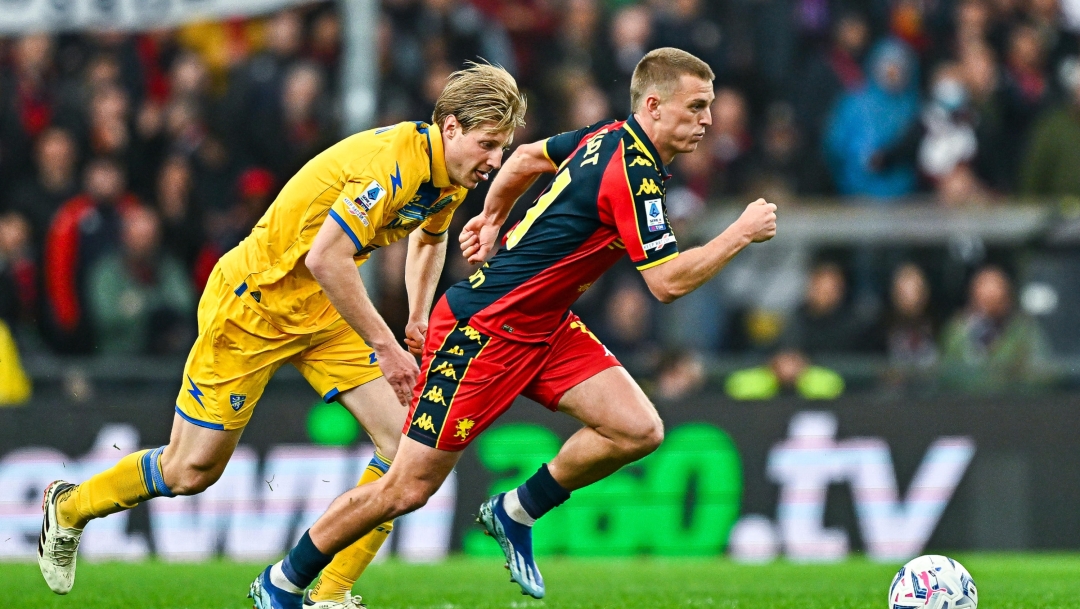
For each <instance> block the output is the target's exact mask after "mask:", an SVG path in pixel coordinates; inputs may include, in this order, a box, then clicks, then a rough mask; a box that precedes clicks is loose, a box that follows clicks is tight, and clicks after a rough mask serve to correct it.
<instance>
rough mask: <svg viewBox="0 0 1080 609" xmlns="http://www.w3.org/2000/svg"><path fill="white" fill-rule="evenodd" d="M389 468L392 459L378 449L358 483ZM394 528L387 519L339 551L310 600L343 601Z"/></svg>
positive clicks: (377, 476)
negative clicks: (381, 453)
mask: <svg viewBox="0 0 1080 609" xmlns="http://www.w3.org/2000/svg"><path fill="white" fill-rule="evenodd" d="M388 469H390V461H389V460H388V459H387V458H386V457H384V456H382V455H380V454H379V453H378V451H376V452H375V456H374V457H372V458H371V463H368V466H367V468H365V469H364V473H363V475H361V476H360V482H358V483H357V486H361V485H364V484H367V483H368V482H374V481H376V480H378V479H379V478H382V477H383V474H385V473H386V470H388ZM393 530H394V523H393V522H384V523H383V524H381V525H379V526H378V527H376V528H375V530H374V531H371V532H370V533H368V534H367V535H364V536H363V537H361V538H360V539H359V540H357V541H356V542H355V543H354V544H352V545H351V546H349V547H347V548H345V549H344V550H342V551H340V552H338V553H337V555H335V556H334V560H333V562H331V563H330V564H329V566H327V567H326V568H325V569H323V572H322V574H321V575H320V576H319V579H318V581H316V582H315V586H314V587H313V588H312V589H311V600H313V601H337V602H339V603H340V602H344V601H345V594H346V593H347V592H349V591H351V590H352V587H353V584H355V583H356V580H358V579H360V576H361V575H363V573H364V570H365V569H367V566H368V565H370V564H371V561H372V560H374V559H375V555H376V554H378V553H379V548H381V547H382V545H383V542H385V541H386V538H387V537H389V536H390V531H393Z"/></svg>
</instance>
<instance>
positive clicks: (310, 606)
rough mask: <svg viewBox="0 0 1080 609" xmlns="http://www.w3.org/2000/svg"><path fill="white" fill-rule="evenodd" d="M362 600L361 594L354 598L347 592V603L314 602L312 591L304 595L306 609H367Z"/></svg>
mask: <svg viewBox="0 0 1080 609" xmlns="http://www.w3.org/2000/svg"><path fill="white" fill-rule="evenodd" d="M362 600H363V599H362V598H361V596H360V595H359V594H357V595H356V596H353V595H352V594H350V593H348V592H346V593H345V602H343V603H339V602H338V601H313V600H311V590H308V591H307V592H305V593H304V609H367V605H365V604H364V603H362V602H361V601H362Z"/></svg>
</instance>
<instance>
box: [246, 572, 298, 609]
mask: <svg viewBox="0 0 1080 609" xmlns="http://www.w3.org/2000/svg"><path fill="white" fill-rule="evenodd" d="M271 568H273V565H270V566H269V567H267V568H266V570H265V571H263V572H262V573H260V574H259V576H258V577H256V578H255V581H253V582H251V591H250V592H248V598H250V599H251V600H252V601H253V602H254V605H253V606H254V609H304V595H303V594H293V593H292V592H286V591H285V590H282V589H281V588H279V587H277V586H275V585H274V582H273V581H271V580H270V569H271Z"/></svg>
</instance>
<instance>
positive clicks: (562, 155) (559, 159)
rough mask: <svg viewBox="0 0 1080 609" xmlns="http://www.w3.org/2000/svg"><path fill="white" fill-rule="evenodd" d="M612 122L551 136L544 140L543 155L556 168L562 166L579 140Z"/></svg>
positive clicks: (579, 142) (602, 122)
mask: <svg viewBox="0 0 1080 609" xmlns="http://www.w3.org/2000/svg"><path fill="white" fill-rule="evenodd" d="M613 122H614V121H610V120H607V121H600V122H599V123H596V124H594V125H589V126H588V127H584V128H582V129H578V130H577V131H567V132H566V133H560V134H559V135H553V136H551V137H549V138H548V139H546V140H544V155H545V156H547V158H548V160H549V161H551V163H552V164H553V165H555V167H556V168H558V167H559V166H560V165H562V163H563V161H565V160H566V159H567V158H568V157H569V156H570V155H571V154H574V151H575V150H577V147H578V145H579V144H581V140H583V139H585V137H586V136H587V135H589V134H590V133H592V132H594V131H598V130H600V129H601V128H603V126H604V125H608V124H611V123H613Z"/></svg>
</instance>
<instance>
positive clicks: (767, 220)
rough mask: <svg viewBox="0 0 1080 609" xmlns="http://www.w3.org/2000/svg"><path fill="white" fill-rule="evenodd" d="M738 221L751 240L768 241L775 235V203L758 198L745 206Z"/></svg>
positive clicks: (757, 241)
mask: <svg viewBox="0 0 1080 609" xmlns="http://www.w3.org/2000/svg"><path fill="white" fill-rule="evenodd" d="M738 223H739V225H740V226H742V228H743V230H744V231H746V235H747V236H748V237H750V240H751V241H752V242H754V243H761V242H762V241H768V240H769V239H772V238H773V237H775V236H776V205H774V204H772V203H769V202H767V201H766V200H765V199H758V200H757V201H754V202H753V203H751V204H750V205H747V206H746V210H745V211H743V213H742V215H741V216H739V220H738Z"/></svg>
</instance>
